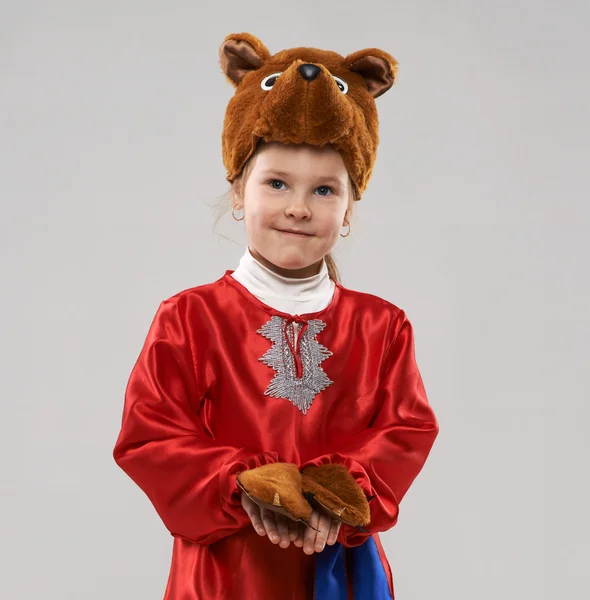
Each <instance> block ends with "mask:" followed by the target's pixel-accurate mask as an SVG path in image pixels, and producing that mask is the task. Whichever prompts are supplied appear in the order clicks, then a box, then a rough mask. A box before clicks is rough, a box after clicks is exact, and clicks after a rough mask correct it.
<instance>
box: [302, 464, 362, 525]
mask: <svg viewBox="0 0 590 600" xmlns="http://www.w3.org/2000/svg"><path fill="white" fill-rule="evenodd" d="M301 483H302V491H303V495H304V496H305V497H306V498H307V499H308V501H309V502H310V503H311V504H316V505H318V506H319V507H320V508H322V509H323V510H324V511H325V512H327V513H328V514H330V515H331V516H332V517H333V518H334V519H336V520H338V521H341V522H342V523H345V524H347V525H352V526H354V527H358V528H362V527H363V526H364V525H368V524H369V523H370V521H371V511H370V508H369V502H368V499H367V497H366V496H365V492H364V491H363V489H362V488H361V487H360V486H359V485H358V483H357V482H356V481H355V479H354V477H353V476H352V475H351V474H350V472H349V471H348V469H347V468H346V467H345V466H344V465H340V464H326V465H321V466H319V467H315V466H310V467H307V468H306V469H304V470H303V474H302V477H301Z"/></svg>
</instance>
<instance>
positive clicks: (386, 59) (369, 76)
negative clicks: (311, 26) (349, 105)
mask: <svg viewBox="0 0 590 600" xmlns="http://www.w3.org/2000/svg"><path fill="white" fill-rule="evenodd" d="M397 65H398V62H397V60H395V58H393V56H391V54H388V53H387V52H385V51H383V50H379V48H366V49H365V50H359V51H358V52H354V53H353V54H349V55H348V56H347V57H346V58H345V59H344V62H343V66H344V67H346V68H347V69H349V70H350V71H352V72H353V73H358V74H359V75H362V77H363V78H364V79H365V82H366V84H367V89H368V91H369V94H371V96H373V98H378V97H379V96H382V95H383V94H385V92H386V91H387V90H388V89H389V88H390V87H391V86H392V85H393V84H394V82H395V76H396V74H397Z"/></svg>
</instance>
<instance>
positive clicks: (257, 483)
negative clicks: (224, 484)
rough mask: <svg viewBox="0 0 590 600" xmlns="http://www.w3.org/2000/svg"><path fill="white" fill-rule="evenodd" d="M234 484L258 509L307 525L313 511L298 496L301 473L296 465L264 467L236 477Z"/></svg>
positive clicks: (299, 493)
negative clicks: (265, 509)
mask: <svg viewBox="0 0 590 600" xmlns="http://www.w3.org/2000/svg"><path fill="white" fill-rule="evenodd" d="M236 481H237V483H238V486H239V487H240V489H242V490H243V491H244V492H245V493H246V494H247V495H248V497H249V498H250V499H251V500H252V501H254V502H256V504H258V505H259V506H261V507H263V508H268V509H269V510H273V511H275V512H278V513H280V514H282V515H284V516H286V517H288V518H289V519H291V520H293V521H303V522H305V523H306V524H308V521H309V520H310V518H311V513H312V508H311V506H310V504H309V503H308V502H307V500H306V499H305V498H304V496H303V495H302V493H301V473H300V472H299V467H298V466H297V465H294V464H291V463H272V464H269V465H263V466H262V467H257V468H255V469H249V470H248V471H242V472H241V473H238V476H237V477H236Z"/></svg>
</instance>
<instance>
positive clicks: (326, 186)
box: [317, 185, 334, 196]
mask: <svg viewBox="0 0 590 600" xmlns="http://www.w3.org/2000/svg"><path fill="white" fill-rule="evenodd" d="M317 189H318V190H329V191H330V192H332V194H333V193H334V190H333V189H332V188H331V187H330V186H328V185H321V186H320V187H319V188H317ZM326 195H327V194H320V196H326Z"/></svg>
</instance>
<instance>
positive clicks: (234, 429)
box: [114, 271, 438, 600]
mask: <svg viewBox="0 0 590 600" xmlns="http://www.w3.org/2000/svg"><path fill="white" fill-rule="evenodd" d="M231 273H232V271H227V272H226V273H225V274H224V275H223V276H222V277H221V278H220V279H219V280H217V281H215V282H213V283H210V284H207V285H202V286H198V287H194V288H191V289H187V290H184V291H182V292H179V293H178V294H176V295H174V296H172V297H171V298H169V299H167V300H164V301H163V302H162V303H161V304H160V306H159V308H158V310H157V313H156V315H155V317H154V319H153V322H152V324H151V326H150V329H149V333H148V335H147V338H146V340H145V343H144V345H143V348H142V349H141V352H140V354H139V357H138V359H137V362H136V364H135V366H134V368H133V370H132V372H131V375H130V378H129V382H128V384H127V388H126V391H125V404H124V409H123V419H122V426H121V431H120V434H119V437H118V439H117V443H116V446H115V448H114V458H115V460H116V462H117V464H118V465H119V466H120V467H121V468H122V469H123V470H124V471H125V472H126V473H127V474H128V475H129V477H131V479H132V480H133V481H135V483H136V484H137V485H138V486H139V487H140V488H141V489H142V490H143V492H145V494H146V495H147V496H148V497H149V499H150V501H151V502H152V504H153V506H154V507H155V509H156V511H157V512H158V514H159V515H160V517H161V519H162V521H163V523H164V525H165V526H166V528H167V529H168V530H169V531H170V533H171V534H172V536H173V537H174V544H173V551H172V564H171V568H170V575H169V578H168V583H167V587H166V593H165V600H220V599H226V600H230V599H231V600H234V599H236V600H237V599H240V600H244V599H248V600H270V599H273V600H274V599H276V598H280V599H281V600H312V599H313V597H314V564H315V558H316V556H317V555H315V554H313V555H311V556H308V555H306V554H305V553H304V552H303V549H302V548H298V547H296V546H294V545H293V544H291V545H290V546H289V548H287V549H282V548H279V547H278V546H276V545H274V544H272V543H271V542H270V540H269V539H268V538H267V537H260V536H259V535H258V534H257V533H256V532H255V531H254V529H253V527H252V526H251V524H250V520H249V518H248V516H247V515H246V512H245V511H244V509H243V508H242V506H241V502H240V492H239V488H237V485H236V474H237V473H238V472H239V471H243V470H246V469H252V468H254V467H258V466H260V465H264V464H267V463H273V462H277V461H281V462H290V463H295V464H297V465H299V466H300V467H301V468H303V467H305V466H307V465H310V464H314V465H320V464H324V463H342V464H345V465H346V466H347V467H348V468H349V470H350V472H351V473H352V474H353V476H354V477H355V479H356V481H357V482H358V483H359V484H360V485H361V486H362V488H363V489H364V491H365V493H366V495H367V496H371V495H375V498H374V499H372V500H371V502H370V508H371V523H370V525H369V526H368V527H367V529H368V533H365V532H361V531H359V530H357V529H355V528H353V527H349V526H346V525H343V526H341V529H340V535H339V538H338V541H339V542H340V543H341V544H343V546H344V547H345V548H348V547H352V546H356V545H359V544H362V543H363V542H364V541H365V540H366V539H367V537H368V536H371V535H372V536H373V538H374V540H375V542H376V544H377V547H378V550H379V555H380V558H381V561H382V563H383V566H384V568H385V571H386V574H387V577H388V580H389V586H390V591H391V594H392V597H393V579H392V575H391V570H390V568H389V564H388V562H387V558H386V557H385V554H384V552H383V548H382V546H381V543H380V541H379V536H378V532H382V531H386V530H388V529H390V528H391V527H393V526H394V525H395V523H396V521H397V517H398V508H399V503H400V502H401V500H402V498H403V496H404V494H405V493H406V491H407V490H408V488H409V487H410V485H411V483H412V482H413V480H414V479H415V478H416V476H417V475H418V473H419V472H420V470H421V469H422V466H423V464H424V462H425V460H426V458H427V456H428V454H429V452H430V449H431V447H432V445H433V443H434V440H435V438H436V436H437V433H438V423H437V420H436V417H435V415H434V413H433V411H432V409H431V407H430V405H429V403H428V400H427V397H426V393H425V390H424V385H423V382H422V378H421V376H420V372H419V370H418V367H417V365H416V361H415V354H414V337H413V331H412V326H411V324H410V321H409V320H408V318H407V316H406V314H405V312H404V311H403V310H401V309H400V308H398V307H396V306H395V305H393V304H391V303H389V302H387V301H386V300H383V299H381V298H379V297H376V296H372V295H370V294H365V293H360V292H356V291H352V290H349V289H347V288H345V287H343V286H342V285H340V284H336V287H335V291H334V296H333V299H332V301H331V303H330V304H329V305H328V306H327V307H326V308H325V309H323V310H321V311H319V312H316V313H310V314H306V315H300V316H298V317H297V318H293V317H292V316H291V315H288V314H286V313H282V312H280V311H277V310H275V309H273V308H271V307H269V306H267V305H266V304H264V303H263V302H261V301H260V300H258V298H256V296H254V295H253V294H251V292H249V291H248V290H247V289H246V288H245V287H244V286H243V285H242V284H241V283H239V282H238V281H236V280H235V279H234V278H233V277H232V276H231ZM294 321H297V322H298V329H299V331H300V332H301V333H300V334H299V336H298V339H299V341H295V339H296V338H295V337H293V329H294V326H293V322H294Z"/></svg>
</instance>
